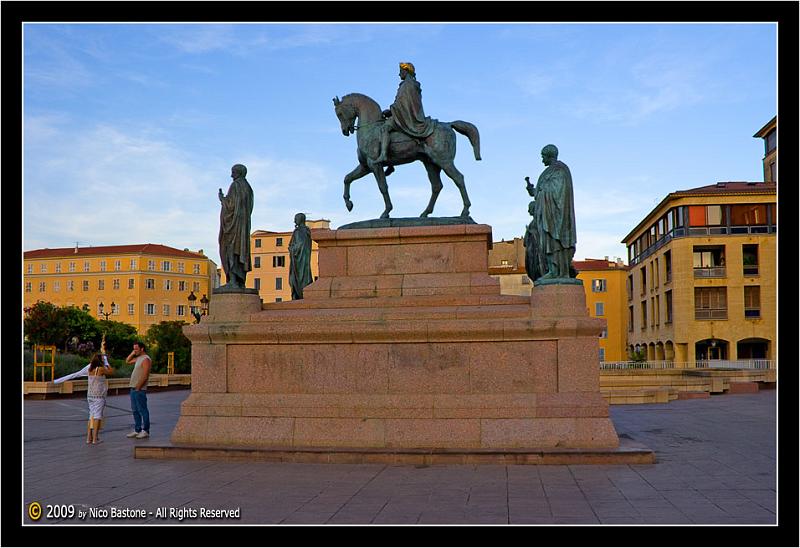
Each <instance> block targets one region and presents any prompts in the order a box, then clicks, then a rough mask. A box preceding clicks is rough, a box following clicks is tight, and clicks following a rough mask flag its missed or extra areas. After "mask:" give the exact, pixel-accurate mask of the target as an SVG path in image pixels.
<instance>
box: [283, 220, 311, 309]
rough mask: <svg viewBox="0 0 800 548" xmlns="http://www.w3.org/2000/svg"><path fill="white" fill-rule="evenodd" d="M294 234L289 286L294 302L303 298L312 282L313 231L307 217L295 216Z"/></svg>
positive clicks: (291, 241)
mask: <svg viewBox="0 0 800 548" xmlns="http://www.w3.org/2000/svg"><path fill="white" fill-rule="evenodd" d="M294 226H295V229H294V232H292V239H291V240H289V285H290V286H291V288H292V300H293V301H294V300H297V299H302V298H303V288H304V287H305V286H307V285H309V284H311V282H313V281H314V280H313V278H312V276H311V230H309V228H308V227H307V226H306V216H305V214H303V213H298V214H297V215H295V216H294Z"/></svg>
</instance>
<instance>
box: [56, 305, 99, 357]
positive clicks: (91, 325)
mask: <svg viewBox="0 0 800 548" xmlns="http://www.w3.org/2000/svg"><path fill="white" fill-rule="evenodd" d="M61 310H62V314H63V316H64V319H65V321H66V324H67V330H68V334H69V337H68V340H67V341H66V343H67V344H68V345H70V346H72V347H73V349H75V348H77V347H78V345H79V344H81V343H83V344H86V343H89V342H91V343H92V346H93V348H94V350H100V338H101V336H102V332H101V330H100V325H99V324H100V322H99V321H97V319H96V318H95V317H94V316H92V315H91V314H90V313H89V311H88V310H86V309H85V308H78V307H77V306H67V307H64V308H62V309H61ZM66 348H67V346H66V345H65V350H66Z"/></svg>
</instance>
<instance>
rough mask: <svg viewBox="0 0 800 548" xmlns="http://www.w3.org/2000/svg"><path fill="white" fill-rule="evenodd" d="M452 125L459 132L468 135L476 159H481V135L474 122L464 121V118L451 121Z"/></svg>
mask: <svg viewBox="0 0 800 548" xmlns="http://www.w3.org/2000/svg"><path fill="white" fill-rule="evenodd" d="M450 126H451V127H452V128H453V129H454V130H456V131H457V132H459V133H460V134H461V135H466V136H467V138H468V139H469V142H470V144H471V145H472V151H473V152H474V153H475V159H476V160H480V159H481V136H480V134H479V133H478V128H477V127H475V125H474V124H470V123H469V122H464V121H463V120H454V121H452V122H450Z"/></svg>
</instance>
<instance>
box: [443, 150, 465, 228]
mask: <svg viewBox="0 0 800 548" xmlns="http://www.w3.org/2000/svg"><path fill="white" fill-rule="evenodd" d="M442 169H444V172H445V173H447V176H448V177H450V178H451V179H452V180H453V182H454V183H455V184H456V186H457V187H458V190H459V192H461V200H462V201H463V202H464V209H463V210H461V216H462V217H469V206H471V205H472V204H471V203H470V201H469V196H468V195H467V186H466V185H465V184H464V176H463V175H462V174H461V172H460V171H458V170H457V169H456V166H455V165H454V164H453V163H452V162H451V163H449V164H447V165H444V166H442Z"/></svg>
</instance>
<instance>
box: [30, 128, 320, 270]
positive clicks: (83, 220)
mask: <svg viewBox="0 0 800 548" xmlns="http://www.w3.org/2000/svg"><path fill="white" fill-rule="evenodd" d="M65 122H66V120H65V119H63V118H58V117H55V116H54V117H50V118H43V117H42V118H36V117H30V118H29V119H28V120H27V121H26V125H25V171H24V181H23V185H24V186H23V198H24V212H23V235H24V247H25V249H35V248H40V247H51V248H52V247H68V246H70V245H72V244H74V242H75V241H80V242H81V243H82V244H83V245H123V244H135V243H160V244H164V245H169V246H172V247H176V248H179V249H183V248H184V247H188V248H190V249H199V248H202V249H204V251H205V252H206V254H207V255H208V256H209V257H211V259H212V260H214V261H216V262H219V259H218V256H217V255H218V245H217V235H218V231H219V201H218V199H217V189H218V188H220V187H221V188H222V189H223V192H227V190H228V186H229V184H230V167H231V164H230V163H229V162H227V161H225V163H223V160H220V159H219V158H196V157H193V156H191V155H190V154H188V153H187V152H186V151H184V150H182V149H181V148H180V146H178V145H177V144H175V143H172V142H170V141H169V140H166V139H164V138H158V139H156V138H153V137H152V135H150V134H148V132H146V131H142V130H136V131H134V130H130V129H122V128H118V127H112V126H109V125H105V126H96V127H93V128H90V129H86V130H79V129H75V128H74V127H70V126H67V125H66V124H65ZM240 162H241V163H244V164H245V165H247V167H248V180H249V181H250V182H251V185H252V186H253V188H254V194H255V207H254V211H253V217H252V226H253V229H254V230H255V229H258V228H266V229H280V230H285V229H286V227H291V226H292V225H291V222H292V216H293V214H294V213H291V215H290V214H288V213H287V212H288V211H292V212H293V211H308V210H309V209H312V211H311V212H310V213H311V214H312V218H314V217H318V216H320V215H318V214H317V213H316V212H315V211H313V210H314V209H319V210H320V211H324V210H323V207H322V198H321V197H320V194H321V191H322V190H323V189H324V188H325V187H326V185H327V182H328V181H329V180H330V177H329V176H328V174H327V173H326V172H325V170H324V169H322V168H320V167H319V166H316V165H314V164H311V163H307V162H291V161H286V160H276V159H273V158H270V157H268V156H266V155H259V154H254V153H246V154H243V155H242V156H241V159H240Z"/></svg>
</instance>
